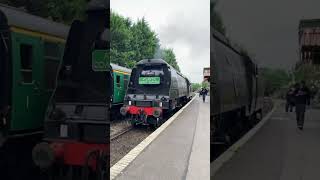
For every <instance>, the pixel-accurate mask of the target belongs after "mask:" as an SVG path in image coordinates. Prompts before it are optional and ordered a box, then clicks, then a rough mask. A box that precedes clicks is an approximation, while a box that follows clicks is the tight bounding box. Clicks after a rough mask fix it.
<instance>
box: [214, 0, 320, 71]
mask: <svg viewBox="0 0 320 180" xmlns="http://www.w3.org/2000/svg"><path fill="white" fill-rule="evenodd" d="M319 7H320V1H319V0H241V1H239V0H219V1H218V5H217V11H218V12H219V13H220V14H221V16H222V19H223V21H224V23H225V25H226V28H227V34H228V36H229V37H230V39H231V40H233V41H235V42H236V43H239V44H241V45H243V46H244V47H245V48H247V50H248V51H249V52H251V54H254V56H255V57H256V59H257V60H258V61H259V62H260V64H261V65H262V66H268V67H275V68H286V69H289V68H290V67H292V66H293V65H294V64H295V62H296V61H297V60H298V25H299V20H300V19H302V18H312V19H317V18H319V19H320V10H319Z"/></svg>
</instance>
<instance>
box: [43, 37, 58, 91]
mask: <svg viewBox="0 0 320 180" xmlns="http://www.w3.org/2000/svg"><path fill="white" fill-rule="evenodd" d="M44 59H45V63H44V69H45V71H44V72H45V75H44V76H45V81H46V82H45V84H46V89H49V90H53V89H54V87H55V83H56V82H55V81H56V76H57V71H58V68H59V64H60V59H61V46H60V44H59V43H56V42H48V41H45V42H44Z"/></svg>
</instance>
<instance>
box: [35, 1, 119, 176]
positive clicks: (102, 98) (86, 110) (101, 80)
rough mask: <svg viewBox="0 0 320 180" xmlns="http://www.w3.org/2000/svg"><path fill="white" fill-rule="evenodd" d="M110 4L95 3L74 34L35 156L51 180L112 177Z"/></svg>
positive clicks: (93, 2) (105, 2)
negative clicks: (110, 173) (110, 139)
mask: <svg viewBox="0 0 320 180" xmlns="http://www.w3.org/2000/svg"><path fill="white" fill-rule="evenodd" d="M109 6H110V4H109V1H104V0H101V1H98V0H97V1H94V0H93V1H90V2H89V4H88V8H87V19H86V20H85V21H78V20H76V21H74V22H73V23H72V26H71V28H70V31H69V35H68V38H67V43H66V46H65V51H64V56H63V61H62V63H61V66H60V68H59V73H58V77H57V86H56V89H55V91H54V93H53V95H52V97H51V98H50V104H49V106H48V109H47V114H46V118H45V122H44V138H43V142H41V143H39V144H37V145H36V146H35V147H34V149H33V152H32V157H33V160H34V162H35V164H36V165H37V166H39V167H40V168H41V169H47V170H48V171H47V172H48V176H49V177H50V178H51V179H55V178H56V179H61V178H65V177H67V179H97V180H103V179H106V178H107V177H109V133H110V132H109V127H110V108H111V98H112V92H113V90H112V87H113V85H112V82H113V80H112V78H113V75H112V74H113V73H112V67H111V65H110V59H109V53H108V49H109V48H110V44H109V43H108V41H109V38H110V37H109V31H108V29H109V28H110V23H109V14H108V13H109Z"/></svg>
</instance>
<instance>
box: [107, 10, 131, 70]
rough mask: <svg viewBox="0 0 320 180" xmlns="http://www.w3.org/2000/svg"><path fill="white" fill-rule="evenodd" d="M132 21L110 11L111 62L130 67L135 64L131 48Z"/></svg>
mask: <svg viewBox="0 0 320 180" xmlns="http://www.w3.org/2000/svg"><path fill="white" fill-rule="evenodd" d="M131 25H132V22H131V20H130V19H129V18H124V17H123V16H121V15H118V14H116V13H111V21H110V26H111V27H110V32H111V42H110V44H111V51H110V56H111V62H113V63H116V64H119V65H120V66H125V67H129V68H132V67H134V65H135V61H134V59H135V57H136V52H135V51H134V49H133V48H132V42H133V33H132V31H131Z"/></svg>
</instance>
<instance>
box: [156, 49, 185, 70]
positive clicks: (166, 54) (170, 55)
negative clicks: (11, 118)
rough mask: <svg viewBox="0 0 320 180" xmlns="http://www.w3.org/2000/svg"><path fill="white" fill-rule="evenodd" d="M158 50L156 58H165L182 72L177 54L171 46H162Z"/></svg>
mask: <svg viewBox="0 0 320 180" xmlns="http://www.w3.org/2000/svg"><path fill="white" fill-rule="evenodd" d="M158 48H159V49H158V50H157V52H156V55H155V58H160V59H163V60H165V61H166V62H167V63H168V64H170V65H171V66H172V67H173V68H175V69H176V70H177V71H179V72H180V67H179V65H178V63H177V60H176V55H175V54H174V52H173V49H171V48H169V49H166V48H160V47H158Z"/></svg>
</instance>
